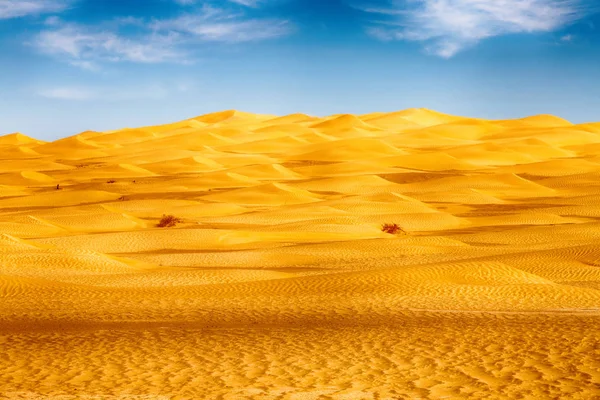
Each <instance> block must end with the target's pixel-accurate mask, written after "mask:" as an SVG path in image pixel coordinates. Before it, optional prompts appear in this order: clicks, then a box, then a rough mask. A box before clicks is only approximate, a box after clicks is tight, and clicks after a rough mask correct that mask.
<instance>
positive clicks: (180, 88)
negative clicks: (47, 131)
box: [35, 82, 194, 102]
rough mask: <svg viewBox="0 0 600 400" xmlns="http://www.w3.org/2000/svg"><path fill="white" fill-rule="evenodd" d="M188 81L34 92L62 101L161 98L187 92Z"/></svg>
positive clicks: (72, 87)
mask: <svg viewBox="0 0 600 400" xmlns="http://www.w3.org/2000/svg"><path fill="white" fill-rule="evenodd" d="M193 87H194V84H193V83H190V82H169V83H168V84H167V83H154V84H146V85H138V86H128V87H122V86H118V87H117V86H101V87H100V86H55V87H46V88H41V89H37V90H35V94H36V95H37V96H40V97H44V98H46V99H51V100H64V101H76V102H82V101H96V100H101V101H129V100H142V99H143V100H148V99H151V100H161V99H165V98H168V97H169V96H170V95H173V94H181V93H185V92H188V91H189V90H190V89H191V88H193Z"/></svg>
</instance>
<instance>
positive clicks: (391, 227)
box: [381, 224, 404, 235]
mask: <svg viewBox="0 0 600 400" xmlns="http://www.w3.org/2000/svg"><path fill="white" fill-rule="evenodd" d="M381 230H382V231H383V232H385V233H390V234H392V235H397V234H399V233H404V230H403V229H402V228H400V226H398V224H383V226H382V227H381Z"/></svg>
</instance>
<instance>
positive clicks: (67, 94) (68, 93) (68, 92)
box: [37, 87, 96, 101]
mask: <svg viewBox="0 0 600 400" xmlns="http://www.w3.org/2000/svg"><path fill="white" fill-rule="evenodd" d="M37 94H38V95H39V96H42V97H46V98H48V99H55V100H78V101H82V100H91V99H93V98H95V97H96V96H95V93H93V92H92V91H90V90H88V89H83V88H76V87H58V88H50V89H42V90H40V91H38V93H37Z"/></svg>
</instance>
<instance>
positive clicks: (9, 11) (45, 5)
mask: <svg viewBox="0 0 600 400" xmlns="http://www.w3.org/2000/svg"><path fill="white" fill-rule="evenodd" d="M68 6H69V2H68V1H66V0H0V19H10V18H20V17H26V16H29V15H40V14H48V13H53V12H60V11H63V10H65V9H66V8H67V7H68Z"/></svg>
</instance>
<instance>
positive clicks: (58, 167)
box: [0, 109, 600, 400]
mask: <svg viewBox="0 0 600 400" xmlns="http://www.w3.org/2000/svg"><path fill="white" fill-rule="evenodd" d="M57 185H59V186H58V187H59V189H57ZM599 195H600V123H588V124H579V125H576V124H572V123H570V122H568V121H566V120H563V119H561V118H558V117H555V116H550V115H539V116H533V117H528V118H523V119H516V120H505V121H498V120H481V119H475V118H467V117H460V116H451V115H446V114H442V113H438V112H435V111H431V110H427V109H409V110H405V111H400V112H393V113H374V114H368V115H333V116H329V117H325V118H320V117H312V116H308V115H303V114H294V115H288V116H284V117H278V116H272V115H255V114H249V113H244V112H239V111H224V112H220V113H214V114H209V115H204V116H201V117H197V118H192V119H189V120H185V121H181V122H177V123H173V124H167V125H161V126H149V127H143V128H128V129H122V130H118V131H111V132H92V131H88V132H83V133H81V134H78V135H75V136H72V137H68V138H65V139H61V140H57V141H55V142H52V143H45V142H42V141H39V140H36V139H33V138H30V137H27V136H25V135H23V134H20V133H17V134H11V135H6V136H3V137H0V399H4V398H17V399H21V398H22V399H46V398H56V399H79V398H88V399H91V398H93V399H142V398H146V399H171V398H173V399H281V400H284V399H285V400H308V399H315V400H316V399H340V400H341V399H361V400H362V399H373V400H375V399H377V400H383V399H413V398H414V399H457V398H474V399H477V398H482V399H483V398H486V399H559V398H561V399H594V398H600V203H599V202H598V199H599V197H598V196H599ZM163 215H174V216H176V217H177V218H179V219H180V222H179V223H178V224H177V225H176V226H174V227H165V228H160V227H158V226H157V224H158V222H159V220H160V219H161V217H162V216H163ZM386 223H389V224H394V223H395V224H398V225H399V226H400V227H401V228H402V229H403V231H404V232H400V233H399V234H395V235H394V234H390V233H385V232H383V231H382V229H381V227H382V225H383V224H386Z"/></svg>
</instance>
